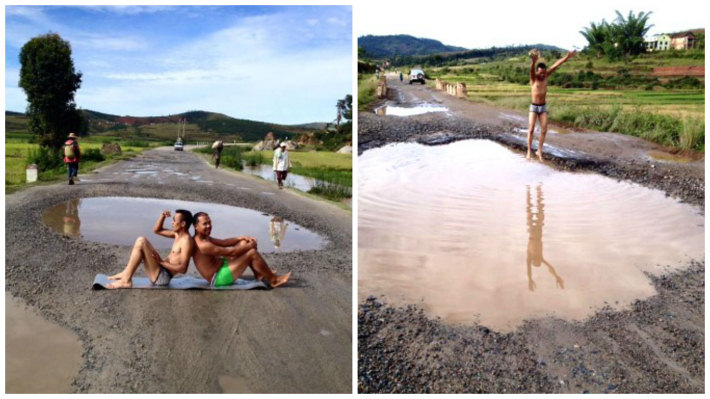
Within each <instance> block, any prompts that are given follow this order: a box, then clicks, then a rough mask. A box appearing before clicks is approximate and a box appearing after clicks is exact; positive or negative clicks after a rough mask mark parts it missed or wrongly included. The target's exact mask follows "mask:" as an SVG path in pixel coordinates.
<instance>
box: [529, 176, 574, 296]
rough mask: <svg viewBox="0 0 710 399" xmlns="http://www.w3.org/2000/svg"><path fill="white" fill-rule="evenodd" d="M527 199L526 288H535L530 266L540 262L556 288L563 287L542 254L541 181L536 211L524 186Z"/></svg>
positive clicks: (532, 289) (562, 281)
mask: <svg viewBox="0 0 710 399" xmlns="http://www.w3.org/2000/svg"><path fill="white" fill-rule="evenodd" d="M526 191H527V199H526V207H525V210H526V211H527V224H528V234H529V235H528V253H527V255H528V259H527V269H528V289H530V291H534V290H535V287H536V285H535V281H534V280H533V278H532V266H535V267H540V266H541V265H542V264H545V266H547V270H549V272H550V273H551V274H552V275H553V276H554V277H555V284H556V285H557V288H560V289H564V288H565V285H564V280H562V277H560V276H559V275H558V274H557V272H556V271H555V268H554V267H552V265H551V264H550V263H549V262H547V260H546V259H545V257H544V256H543V254H542V252H543V251H542V227H543V226H544V225H545V204H544V202H543V196H542V183H540V184H538V185H537V188H536V192H537V201H536V202H537V203H536V207H537V212H534V211H533V204H532V196H531V194H530V186H526Z"/></svg>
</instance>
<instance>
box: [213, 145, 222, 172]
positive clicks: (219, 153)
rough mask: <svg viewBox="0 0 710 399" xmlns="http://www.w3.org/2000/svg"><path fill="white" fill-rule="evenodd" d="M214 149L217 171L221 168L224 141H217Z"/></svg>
mask: <svg viewBox="0 0 710 399" xmlns="http://www.w3.org/2000/svg"><path fill="white" fill-rule="evenodd" d="M212 149H213V150H214V153H213V157H214V168H215V169H217V168H219V161H220V160H221V159H222V150H223V149H224V143H222V140H217V141H215V142H214V143H212Z"/></svg>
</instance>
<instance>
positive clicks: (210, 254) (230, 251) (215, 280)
mask: <svg viewBox="0 0 710 399" xmlns="http://www.w3.org/2000/svg"><path fill="white" fill-rule="evenodd" d="M193 222H194V225H195V237H194V238H195V244H196V245H195V252H194V255H193V259H194V260H195V266H196V267H197V271H199V272H200V274H201V275H202V277H204V278H205V279H206V280H207V281H209V282H210V284H211V285H212V286H214V287H222V286H225V285H231V284H232V283H234V281H235V280H236V279H238V278H239V277H240V276H241V275H242V274H244V271H245V270H246V268H247V267H249V268H250V269H251V270H252V272H253V273H254V278H256V279H257V280H261V281H263V282H265V283H267V284H269V285H271V286H272V287H278V286H280V285H284V284H286V282H288V279H289V278H290V277H291V272H288V273H286V274H284V275H281V276H278V275H276V273H274V272H273V271H272V270H271V269H270V268H269V266H268V265H267V264H266V261H265V260H264V258H263V257H262V256H261V254H259V252H258V251H257V249H256V247H257V243H256V239H255V238H253V237H246V236H244V237H234V238H227V239H224V240H221V239H219V238H214V237H210V234H211V233H212V220H211V219H210V217H209V215H208V214H206V213H204V212H197V213H195V216H194V217H193Z"/></svg>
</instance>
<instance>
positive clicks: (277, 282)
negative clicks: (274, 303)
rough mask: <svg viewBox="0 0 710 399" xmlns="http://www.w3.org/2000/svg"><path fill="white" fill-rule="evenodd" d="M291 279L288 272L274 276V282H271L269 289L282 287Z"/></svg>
mask: <svg viewBox="0 0 710 399" xmlns="http://www.w3.org/2000/svg"><path fill="white" fill-rule="evenodd" d="M290 278H291V272H288V273H286V274H284V275H282V276H276V277H275V278H274V280H272V281H271V287H272V288H276V287H279V286H282V285H284V284H286V283H287V282H288V279H290Z"/></svg>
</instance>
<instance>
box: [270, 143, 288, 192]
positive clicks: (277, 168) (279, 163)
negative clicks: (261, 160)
mask: <svg viewBox="0 0 710 399" xmlns="http://www.w3.org/2000/svg"><path fill="white" fill-rule="evenodd" d="M273 163H274V165H273V168H274V172H276V181H277V182H278V184H279V189H283V186H284V183H283V182H284V180H286V176H287V175H288V170H289V169H290V168H291V160H290V159H289V156H288V148H286V142H285V141H282V142H281V144H280V145H279V148H278V149H276V151H274V162H273Z"/></svg>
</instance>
